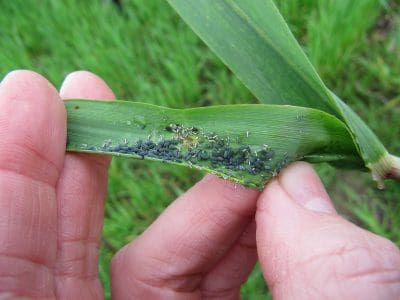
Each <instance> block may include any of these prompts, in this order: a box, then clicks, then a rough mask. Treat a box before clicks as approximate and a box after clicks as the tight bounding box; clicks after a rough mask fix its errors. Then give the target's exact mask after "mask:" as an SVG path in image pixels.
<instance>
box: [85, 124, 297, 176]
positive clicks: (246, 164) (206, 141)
mask: <svg viewBox="0 0 400 300" xmlns="http://www.w3.org/2000/svg"><path fill="white" fill-rule="evenodd" d="M164 130H165V131H166V132H168V133H169V134H172V136H171V138H168V139H161V140H160V141H157V142H155V141H153V140H152V139H151V135H149V137H148V139H147V140H138V141H136V142H135V143H133V144H131V145H129V143H128V141H127V140H126V139H124V140H123V141H122V143H120V144H118V145H112V141H111V140H107V141H105V142H104V143H103V145H102V147H101V148H100V149H98V148H96V149H95V147H87V145H85V147H84V148H86V149H87V150H101V151H104V152H117V153H120V154H134V155H137V156H139V157H140V158H141V159H144V158H145V157H150V158H156V159H160V160H163V161H173V162H176V163H182V162H186V163H188V164H189V165H190V166H192V165H201V166H210V167H212V169H214V170H220V171H223V172H224V173H227V174H229V173H230V171H243V172H246V173H249V174H251V175H257V174H260V175H261V176H262V177H265V178H267V177H268V178H269V177H271V176H276V174H278V172H279V171H280V170H281V169H282V168H283V167H284V166H286V165H287V164H288V163H289V162H290V159H289V157H288V155H287V154H286V153H285V155H284V157H283V159H281V160H280V161H278V162H276V163H274V164H273V163H272V159H273V158H274V156H275V153H274V151H273V150H272V149H270V147H269V146H268V145H265V144H264V145H262V146H261V148H260V147H257V149H256V150H252V147H251V146H250V145H246V144H244V143H243V142H242V140H241V139H239V138H237V139H235V142H232V141H231V140H230V139H229V138H228V137H219V136H218V135H217V134H215V133H212V132H211V133H202V132H201V131H200V130H199V129H198V128H196V127H187V126H184V125H181V124H169V125H168V126H166V127H165V128H164ZM245 136H246V137H248V136H249V131H246V132H245ZM253 148H255V147H254V146H253Z"/></svg>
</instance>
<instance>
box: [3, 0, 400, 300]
mask: <svg viewBox="0 0 400 300" xmlns="http://www.w3.org/2000/svg"><path fill="white" fill-rule="evenodd" d="M121 2H122V7H121V8H119V7H118V6H116V5H114V4H112V1H111V0H90V1H89V0H88V1H80V0H65V1H59V0H13V1H1V2H0V76H1V77H2V76H4V75H5V74H6V73H7V72H9V71H10V70H12V69H17V68H26V69H32V70H35V71H37V72H39V73H41V74H43V75H44V76H46V77H47V78H49V80H50V81H51V82H52V83H54V85H55V86H57V87H59V86H60V84H61V82H62V80H63V78H64V77H65V76H66V75H67V74H68V73H69V72H71V71H74V70H77V69H87V70H90V71H92V72H94V73H96V74H98V75H100V76H101V77H103V78H104V79H105V81H106V82H107V83H108V84H109V85H110V86H111V88H112V89H113V90H114V92H115V94H116V95H117V98H119V99H134V100H140V101H145V102H151V103H155V104H159V105H166V106H170V107H194V106H204V105H211V104H231V103H254V102H256V99H254V97H253V96H252V95H251V94H250V93H249V91H248V90H247V89H246V88H245V87H244V86H243V85H242V84H241V83H240V81H239V80H238V79H237V78H235V76H234V75H232V73H231V72H230V71H229V70H228V69H227V68H226V67H225V66H224V65H223V64H222V62H221V61H220V60H219V59H218V58H216V56H215V55H213V54H212V53H211V51H210V50H208V49H207V47H206V46H205V45H204V44H203V43H202V42H201V41H200V40H199V39H198V38H197V37H196V36H195V34H194V33H193V32H192V31H191V30H190V29H189V28H188V27H187V26H186V25H185V24H184V23H183V22H182V20H180V18H179V17H178V16H177V14H176V13H175V12H174V11H173V10H172V9H171V8H170V7H169V6H168V4H167V3H166V2H165V1H164V0H123V1H121ZM276 3H277V4H278V6H279V8H280V9H281V12H282V14H283V15H284V17H285V18H286V20H287V21H288V22H289V25H290V27H291V29H292V31H293V33H294V34H295V36H296V37H297V38H298V40H299V41H300V43H301V44H302V45H303V46H304V49H305V51H306V53H307V54H308V56H309V58H310V59H311V61H312V62H313V63H314V65H315V66H316V67H317V69H318V71H319V73H320V74H321V76H322V78H323V80H324V81H325V82H326V83H327V85H328V86H329V87H331V88H332V89H333V90H334V91H335V92H336V93H337V94H338V95H339V96H341V97H342V98H343V99H346V100H347V101H348V103H349V104H350V106H352V107H353V108H354V109H355V110H356V111H357V112H358V113H359V114H360V115H361V116H362V118H363V119H364V120H365V121H366V122H367V124H369V125H370V126H371V127H372V128H373V129H374V131H375V132H376V133H377V135H378V136H379V137H380V138H381V139H382V140H383V142H384V144H385V145H386V146H387V147H388V149H389V150H390V152H393V153H397V154H399V153H400V139H399V137H400V96H399V91H400V26H399V25H400V4H399V3H398V1H389V0H387V1H385V0H363V1H352V0H276ZM316 167H317V170H318V172H319V173H320V175H321V176H322V178H323V180H324V183H325V185H326V187H327V189H328V191H329V193H330V195H331V197H332V198H333V199H334V201H335V203H336V206H337V207H338V209H339V211H340V212H341V214H342V215H344V216H345V217H347V218H349V219H351V220H352V221H353V222H355V223H357V224H359V225H360V226H362V227H364V228H366V229H368V230H371V231H373V232H375V233H377V234H380V235H383V236H386V237H388V238H390V239H391V240H393V241H394V242H395V243H397V245H400V201H399V200H400V199H399V196H400V184H399V183H395V182H387V184H386V190H384V191H378V190H377V189H376V188H375V184H374V183H373V182H372V180H371V178H370V176H369V175H368V174H360V173H359V172H345V171H338V170H335V169H333V168H331V167H328V166H326V165H319V166H316ZM202 175H203V174H202V173H201V172H199V171H195V170H189V169H185V168H180V167H176V166H168V165H165V164H161V163H153V162H142V161H130V160H123V159H114V160H113V163H112V165H111V169H110V178H109V187H108V196H107V204H106V213H105V216H106V218H105V225H104V230H103V239H102V246H101V249H100V251H101V258H100V276H101V278H102V281H103V283H104V287H105V292H106V297H107V298H109V296H110V295H109V286H108V282H109V278H108V266H109V262H110V259H111V257H112V255H113V254H114V253H115V252H116V251H117V250H118V249H119V248H120V247H121V246H122V245H124V244H126V243H127V242H129V241H130V240H132V239H133V238H134V237H135V236H136V235H138V234H140V233H141V232H142V231H143V230H144V229H145V228H146V227H147V226H148V225H149V224H150V223H151V222H152V220H154V218H156V217H157V215H158V214H159V213H160V212H162V210H163V209H164V208H165V207H166V206H167V205H168V204H169V203H170V202H171V201H172V200H173V199H175V198H176V197H177V196H179V195H180V194H182V193H183V192H184V191H185V190H186V189H188V188H189V187H190V186H191V185H192V184H193V183H194V182H196V181H197V180H199V179H200V178H201V176H202ZM242 294H243V299H259V298H262V299H264V298H268V297H270V296H269V295H268V292H267V288H266V286H265V284H264V281H263V279H262V275H261V272H260V270H259V268H256V269H255V270H254V272H253V273H252V275H251V277H250V278H249V280H248V282H247V283H246V285H245V286H244V287H243V289H242Z"/></svg>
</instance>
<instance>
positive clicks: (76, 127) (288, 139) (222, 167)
mask: <svg viewBox="0 0 400 300" xmlns="http://www.w3.org/2000/svg"><path fill="white" fill-rule="evenodd" d="M65 105H66V108H67V113H68V126H67V128H68V143H67V150H69V151H80V152H91V153H105V154H111V155H120V156H127V157H134V158H141V159H151V160H160V161H164V162H168V163H174V164H180V165H186V166H190V167H195V168H199V169H203V170H207V171H210V172H213V173H216V174H218V175H220V176H224V177H225V178H228V179H231V180H235V181H237V182H239V183H241V184H243V185H246V186H251V187H256V188H259V189H261V188H262V187H263V186H264V185H265V183H266V182H267V181H268V179H270V178H271V177H273V176H274V175H276V174H277V173H278V172H279V171H280V169H282V168H283V167H284V166H285V165H287V164H288V163H290V162H292V161H295V160H307V161H310V162H323V161H327V162H332V163H340V164H343V165H345V166H351V167H353V168H354V167H355V168H362V167H363V161H362V160H361V159H360V157H359V155H358V153H357V149H356V147H355V146H354V143H353V140H352V137H351V135H350V133H349V131H348V129H347V127H346V126H345V125H344V124H343V123H342V122H341V121H339V120H338V119H337V118H335V117H333V116H331V115H329V114H327V113H325V112H322V111H319V110H315V109H310V108H303V107H295V106H278V105H264V104H259V105H230V106H213V107H203V108H193V109H171V108H165V107H159V106H154V105H150V104H144V103H137V102H128V101H91V100H66V101H65Z"/></svg>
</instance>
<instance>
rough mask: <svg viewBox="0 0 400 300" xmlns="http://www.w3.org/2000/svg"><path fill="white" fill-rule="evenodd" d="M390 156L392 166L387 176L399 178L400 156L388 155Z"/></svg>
mask: <svg viewBox="0 0 400 300" xmlns="http://www.w3.org/2000/svg"><path fill="white" fill-rule="evenodd" d="M390 157H391V158H392V168H391V169H390V171H389V173H388V174H387V178H391V179H397V180H400V157H397V156H395V155H390Z"/></svg>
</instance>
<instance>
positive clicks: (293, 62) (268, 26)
mask: <svg viewBox="0 0 400 300" xmlns="http://www.w3.org/2000/svg"><path fill="white" fill-rule="evenodd" d="M168 2H169V3H170V4H171V5H172V7H174V9H175V10H176V11H177V12H178V13H179V14H180V15H181V17H182V18H183V19H184V20H185V21H186V22H187V23H188V24H189V25H190V27H191V28H192V29H193V30H194V31H195V32H196V33H197V34H198V35H199V36H200V37H201V38H202V39H203V40H204V41H205V42H206V44H207V45H208V46H209V47H210V48H211V49H212V50H213V51H214V52H215V53H216V54H217V55H218V56H219V57H220V58H221V59H222V61H224V62H225V64H226V65H227V66H228V67H229V68H230V69H231V70H232V71H233V72H234V73H235V74H236V75H237V76H238V77H239V78H240V79H241V80H242V81H243V83H244V84H245V85H246V86H247V87H248V88H249V89H250V91H251V92H252V93H253V94H254V95H255V96H256V97H257V98H258V99H259V100H260V101H261V102H263V103H273V104H290V105H298V106H306V107H312V108H317V109H321V110H323V111H325V112H327V113H330V114H332V115H335V116H336V117H338V118H339V119H341V120H342V121H343V122H344V123H346V124H347V126H348V127H349V129H350V132H351V135H352V137H353V140H354V143H355V144H356V146H357V149H358V151H359V153H360V156H361V157H362V158H363V159H364V162H365V166H366V167H368V168H369V169H370V170H371V171H372V174H373V176H374V178H375V179H376V180H378V181H380V180H382V179H383V178H386V177H387V176H388V174H389V172H390V169H391V168H392V167H393V166H391V165H390V163H389V162H388V157H389V154H388V152H387V151H386V149H385V147H384V146H383V145H382V143H381V142H380V141H379V139H378V138H377V137H376V135H375V134H374V133H373V132H372V131H371V130H370V129H369V127H368V126H367V125H366V124H365V123H364V122H363V121H362V120H361V118H360V117H358V116H357V114H356V113H354V111H352V110H351V108H350V107H348V106H347V105H346V104H345V103H344V102H343V101H341V100H340V99H339V97H337V96H336V95H334V94H333V93H332V92H331V91H330V90H329V89H328V88H326V86H325V85H324V83H323V82H322V80H321V79H320V77H319V76H318V74H317V72H316V71H315V69H314V67H313V66H312V65H311V63H310V61H309V60H308V59H307V57H306V55H305V54H304V52H303V51H302V49H301V47H300V46H299V44H298V43H297V41H296V40H295V38H294V37H293V35H292V33H291V32H290V30H289V28H288V26H287V24H286V22H285V21H284V19H283V18H282V16H281V15H280V13H279V11H278V9H277V8H276V6H275V5H274V3H273V1H272V0H218V1H215V0H199V1H187V0H168Z"/></svg>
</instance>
